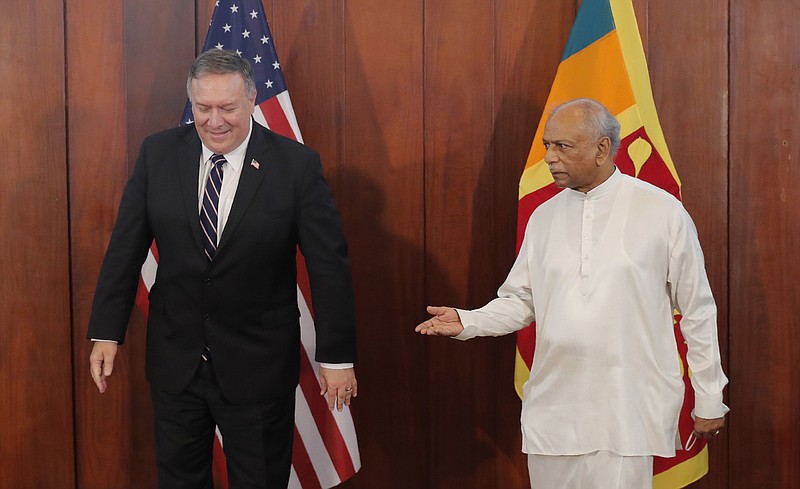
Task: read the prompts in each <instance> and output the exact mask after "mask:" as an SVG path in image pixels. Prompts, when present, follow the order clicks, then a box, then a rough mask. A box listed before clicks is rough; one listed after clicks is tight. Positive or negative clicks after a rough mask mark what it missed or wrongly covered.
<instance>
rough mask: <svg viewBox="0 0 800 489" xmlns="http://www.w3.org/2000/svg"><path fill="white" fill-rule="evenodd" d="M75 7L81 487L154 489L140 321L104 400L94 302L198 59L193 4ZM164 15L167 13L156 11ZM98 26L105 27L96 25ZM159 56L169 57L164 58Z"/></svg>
mask: <svg viewBox="0 0 800 489" xmlns="http://www.w3.org/2000/svg"><path fill="white" fill-rule="evenodd" d="M170 6H172V8H163V5H162V4H161V3H160V2H153V1H149V2H146V1H138V2H135V3H132V2H127V3H123V4H119V5H117V4H114V5H111V4H109V5H104V6H103V7H102V8H99V7H97V5H90V3H89V2H74V3H72V4H71V5H70V9H69V16H68V19H67V25H68V33H69V36H70V37H69V39H68V47H69V52H68V56H69V60H70V63H69V65H68V80H69V85H68V86H69V92H68V100H69V104H70V114H69V115H70V118H69V127H70V140H69V154H70V162H71V165H70V193H71V198H72V203H73V205H72V208H71V224H72V245H73V292H74V294H73V295H74V299H73V311H74V323H73V324H74V326H73V336H74V350H75V365H76V369H75V390H76V396H77V400H76V410H77V413H76V423H77V427H78V430H79V436H78V439H77V452H78V453H77V454H78V460H77V471H78V487H80V488H82V489H83V488H93V487H96V488H108V487H153V486H154V485H155V467H154V455H153V444H152V421H151V416H152V415H151V412H150V402H149V390H148V386H147V383H146V381H145V380H144V335H145V328H144V322H143V320H142V316H141V314H139V313H138V311H134V315H133V318H132V322H131V328H130V330H129V334H128V336H127V338H126V343H125V344H124V345H123V346H122V347H121V348H120V354H119V357H118V360H117V362H116V363H115V367H114V374H113V376H112V377H111V379H110V380H109V391H108V392H107V393H106V394H103V395H100V394H99V393H98V392H97V390H96V388H95V386H94V384H93V383H92V382H91V379H90V377H89V375H88V354H89V351H90V349H91V344H90V343H89V342H88V341H86V339H85V334H86V326H87V323H88V318H89V312H90V308H91V300H92V296H93V293H94V287H95V285H96V280H97V274H98V272H99V267H100V263H101V261H102V257H103V254H104V252H105V246H106V244H107V243H108V238H109V236H110V233H111V229H112V227H113V223H114V219H115V217H116V211H117V204H118V203H119V198H120V196H121V193H122V188H123V186H124V184H125V182H126V181H127V178H128V175H129V173H130V171H132V169H133V163H134V161H135V158H136V155H137V153H138V147H139V144H141V141H142V139H143V138H144V136H146V135H147V134H149V133H152V132H155V131H157V130H162V129H166V128H169V127H173V126H175V125H176V124H177V121H178V120H179V118H180V115H181V113H182V111H183V105H184V103H185V99H186V96H185V77H186V71H187V69H188V66H189V64H190V63H191V60H192V59H193V57H194V21H193V18H194V17H193V16H191V15H187V9H186V7H189V10H188V11H189V12H191V8H192V4H191V3H190V2H181V3H175V4H170ZM155 10H158V11H159V15H158V16H153V15H152V12H153V11H155ZM98 26H99V27H98ZM154 53H164V56H156V55H154Z"/></svg>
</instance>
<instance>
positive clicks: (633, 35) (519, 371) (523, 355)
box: [514, 0, 708, 489]
mask: <svg viewBox="0 0 800 489" xmlns="http://www.w3.org/2000/svg"><path fill="white" fill-rule="evenodd" d="M579 97H588V98H593V99H596V100H598V101H599V102H601V103H602V104H603V105H605V106H606V107H608V109H609V110H610V111H611V113H612V114H614V115H615V116H616V117H617V119H618V120H619V122H620V125H621V131H620V132H621V134H620V139H621V144H620V149H619V152H618V153H617V155H616V158H615V161H614V163H615V164H616V165H617V167H618V168H619V169H620V171H622V172H623V173H627V174H628V175H633V176H636V177H638V178H641V179H642V180H646V181H648V182H650V183H652V184H654V185H657V186H659V187H661V188H663V189H664V190H666V191H667V192H669V193H671V194H672V195H674V196H675V197H676V198H677V199H680V180H679V179H678V174H677V172H676V171H675V166H674V165H673V164H672V159H671V158H670V155H669V151H668V150H667V144H666V141H665V140H664V135H663V133H662V131H661V125H660V123H659V122H658V115H657V114H656V108H655V103H654V102H653V94H652V91H651V89H650V75H649V74H648V71H647V62H646V60H645V57H644V50H643V49H642V39H641V37H640V36H639V29H638V27H637V25H636V17H635V15H634V12H633V5H632V3H631V0H583V2H582V3H581V7H580V10H579V11H578V15H577V17H576V18H575V24H574V25H573V27H572V32H571V33H570V36H569V40H568V41H567V46H566V48H565V49H564V55H563V56H562V58H561V63H560V65H559V67H558V71H557V73H556V78H555V81H554V82H553V87H552V89H551V90H550V96H549V97H548V99H547V103H546V105H545V108H544V112H543V115H542V119H541V121H540V122H539V128H538V129H537V130H536V135H535V137H534V139H533V144H532V147H531V151H530V154H529V155H528V161H527V163H526V165H525V170H524V172H523V174H522V178H521V179H520V182H519V213H518V215H519V217H518V219H519V220H518V223H517V250H518V251H519V247H520V245H521V244H522V236H523V233H524V231H525V226H526V224H527V222H528V218H529V217H530V215H531V213H533V211H534V209H536V207H537V206H539V204H541V203H542V202H544V201H546V200H547V199H549V198H550V197H552V196H553V195H555V194H556V193H558V191H559V189H558V188H556V187H555V185H554V183H553V178H552V177H551V176H550V172H549V170H548V167H547V164H546V163H545V162H544V146H543V145H542V142H541V141H542V133H543V131H544V123H545V121H546V120H547V117H548V116H549V114H550V111H551V109H552V108H553V107H555V106H556V105H558V104H560V103H562V102H566V101H567V100H571V99H574V98H579ZM679 319H680V318H679V317H677V316H676V318H675V339H676V341H677V345H678V351H679V354H680V356H681V365H682V366H683V373H684V376H683V377H684V383H685V396H684V404H683V408H682V411H681V417H680V422H679V431H680V436H681V442H682V443H683V445H684V446H687V444H688V445H690V446H691V449H689V450H681V451H678V452H677V453H678V454H677V456H675V457H674V458H670V459H664V458H658V457H656V459H655V460H654V463H653V473H654V482H653V486H654V488H656V489H668V488H669V489H672V488H678V487H684V486H686V485H688V484H690V483H692V482H694V481H696V480H697V479H699V478H700V477H702V476H703V475H705V474H706V472H708V449H707V447H706V444H705V441H704V440H702V439H700V440H696V441H695V440H694V439H692V441H693V442H694V443H693V445H692V444H691V442H689V437H690V435H691V433H692V428H693V426H694V422H693V420H692V418H691V416H690V413H691V411H692V407H693V406H694V391H693V390H692V388H691V383H690V380H689V372H688V369H687V368H686V367H685V366H686V345H685V342H684V339H683V336H682V335H681V333H680V329H679V327H678V321H679ZM535 335H536V331H535V328H534V327H529V328H525V329H523V330H522V331H520V332H519V333H517V356H516V367H515V378H514V384H515V387H516V389H517V393H518V394H519V395H520V396H522V384H524V383H525V381H526V380H527V379H528V375H529V374H530V367H531V362H532V360H533V354H534V349H535V343H536V336H535Z"/></svg>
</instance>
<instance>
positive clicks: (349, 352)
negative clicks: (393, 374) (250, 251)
mask: <svg viewBox="0 0 800 489" xmlns="http://www.w3.org/2000/svg"><path fill="white" fill-rule="evenodd" d="M298 227H299V236H298V238H299V245H300V251H301V252H302V253H303V256H304V257H305V260H306V266H307V269H308V277H309V281H310V283H311V298H312V305H313V308H314V327H315V329H316V337H317V351H316V356H315V360H316V361H317V362H324V363H352V362H355V361H356V336H355V313H354V310H355V306H354V299H353V285H352V277H351V273H350V261H349V259H348V256H347V243H346V241H345V238H344V232H343V230H342V221H341V217H340V215H339V211H338V209H337V208H336V204H335V203H334V201H333V196H332V195H331V191H330V189H329V188H328V184H327V183H326V182H325V178H324V176H323V174H322V165H321V163H320V159H319V155H318V154H317V153H316V152H314V153H312V154H311V156H310V157H309V160H308V164H307V165H306V167H305V172H304V174H303V176H302V179H301V183H300V206H299V217H298Z"/></svg>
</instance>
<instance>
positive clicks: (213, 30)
mask: <svg viewBox="0 0 800 489" xmlns="http://www.w3.org/2000/svg"><path fill="white" fill-rule="evenodd" d="M209 49H226V50H229V51H235V52H237V53H238V54H239V55H240V56H242V57H244V58H246V59H247V60H248V61H249V62H250V64H251V65H252V66H253V70H254V72H255V78H256V89H257V91H258V94H257V95H256V108H255V113H254V118H255V119H256V121H258V122H259V123H260V124H262V125H264V126H266V127H268V128H270V129H271V130H272V131H274V132H277V133H278V134H281V135H283V136H286V137H289V138H292V139H294V140H296V141H299V142H301V143H302V142H303V137H302V136H301V134H300V128H299V127H298V125H297V119H296V118H295V114H294V109H293V108H292V102H291V100H290V99H289V92H288V91H287V89H286V83H285V82H284V79H283V74H282V66H281V64H280V62H279V61H278V54H277V52H276V51H275V43H274V41H273V39H272V34H271V33H270V30H269V26H268V25H267V18H266V15H265V14H264V7H263V5H262V4H261V1H260V0H218V1H217V2H216V6H215V8H214V13H213V14H212V16H211V25H210V26H209V29H208V34H207V36H206V42H205V45H204V46H203V51H207V50H209ZM192 122H193V121H192V112H191V104H190V103H189V102H188V101H187V103H186V108H185V110H184V113H183V117H182V118H181V124H190V123H192ZM256 164H257V163H256ZM297 265H298V267H297V270H298V277H297V300H298V304H299V306H300V328H301V340H302V345H303V348H302V350H303V351H302V352H301V355H300V357H301V362H300V363H301V365H300V385H299V386H298V387H297V391H296V399H297V407H296V408H295V430H294V451H293V453H292V473H291V478H290V480H289V488H303V489H309V488H329V487H333V486H336V485H338V484H340V483H341V482H343V481H345V480H346V479H348V478H350V477H351V476H352V475H353V474H355V473H356V472H357V471H358V470H359V469H360V468H361V456H360V454H359V451H358V442H357V440H356V432H355V427H354V425H353V418H352V415H351V413H350V409H349V407H345V408H344V410H343V411H341V412H339V411H336V410H334V411H332V412H331V411H329V410H328V406H327V403H326V402H325V400H324V398H323V397H322V396H320V395H319V391H320V384H319V365H318V364H317V363H316V362H314V352H315V350H316V340H315V336H314V319H313V315H312V312H311V309H310V307H309V305H310V298H311V294H310V288H309V284H308V276H307V273H306V269H305V263H304V261H303V258H302V255H300V254H299V253H298V255H297ZM157 267H158V250H157V248H156V246H155V243H154V244H153V246H152V247H151V249H150V253H148V256H147V259H146V261H145V263H144V265H143V266H142V273H141V280H140V282H139V290H138V293H137V297H136V303H137V305H138V307H139V308H140V309H141V311H142V312H143V313H144V314H145V315H147V311H148V301H147V294H148V292H149V290H150V287H151V286H152V285H153V283H154V282H155V277H156V269H157ZM222 446H223V440H222V436H221V434H220V433H219V431H217V437H216V440H215V446H214V474H215V477H214V479H215V485H216V486H217V487H218V488H219V489H227V487H228V483H227V475H226V474H227V472H226V469H225V455H224V453H223V450H222Z"/></svg>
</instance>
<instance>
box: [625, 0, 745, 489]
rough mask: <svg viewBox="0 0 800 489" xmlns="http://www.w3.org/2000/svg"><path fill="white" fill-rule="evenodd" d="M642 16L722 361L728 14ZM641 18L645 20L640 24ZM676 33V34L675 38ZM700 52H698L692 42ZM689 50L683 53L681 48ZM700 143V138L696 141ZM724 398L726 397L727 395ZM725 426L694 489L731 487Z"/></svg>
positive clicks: (658, 7) (697, 10) (711, 6)
mask: <svg viewBox="0 0 800 489" xmlns="http://www.w3.org/2000/svg"><path fill="white" fill-rule="evenodd" d="M636 7H637V9H639V11H643V12H645V13H647V16H646V17H642V16H640V17H639V23H640V31H642V32H646V33H647V37H646V39H647V41H648V42H647V45H646V46H647V48H646V53H647V61H648V66H649V69H650V79H651V85H652V87H653V97H654V99H655V102H656V109H657V110H658V114H659V118H660V120H661V126H662V129H663V131H664V137H665V138H666V141H667V146H668V147H669V150H670V154H671V155H672V159H673V162H674V164H675V167H676V169H677V171H678V175H679V176H680V178H681V182H682V184H683V185H682V197H683V202H684V205H685V207H686V209H687V210H688V211H689V213H690V214H691V215H692V218H693V219H694V221H695V224H696V226H697V229H698V233H699V235H700V241H701V244H702V246H703V250H704V253H705V258H706V270H707V272H708V276H709V280H710V282H711V287H712V290H713V292H714V296H715V299H716V302H717V309H718V312H719V315H718V331H719V337H720V348H721V350H722V353H723V366H724V368H725V371H726V373H728V374H729V373H730V372H729V367H728V363H727V336H728V314H727V311H728V253H727V250H728V166H727V158H728V121H727V102H728V67H727V62H728V42H727V31H728V13H727V1H724V0H715V1H707V2H700V3H697V4H695V5H694V6H693V8H692V9H690V10H687V9H686V8H685V5H682V4H680V3H676V2H650V5H649V6H641V7H648V8H646V9H645V8H640V5H636ZM643 21H644V22H646V23H643ZM675 32H681V33H682V34H681V35H680V36H676V35H675ZM699 45H702V46H703V49H701V50H697V49H696V46H699ZM687 52H693V53H694V55H692V56H686V55H685V53H687ZM701 142H702V143H701ZM726 401H727V399H726ZM727 442H728V438H727V430H725V431H724V432H723V435H722V436H720V437H718V438H716V439H714V440H713V442H712V443H711V444H710V445H709V453H710V464H709V465H710V472H709V475H708V476H707V477H705V478H703V479H702V480H701V481H700V482H698V483H696V484H694V485H693V487H697V488H698V489H699V488H706V487H707V488H712V487H713V488H723V487H728V474H727V465H728V464H727V460H728V450H727Z"/></svg>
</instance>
